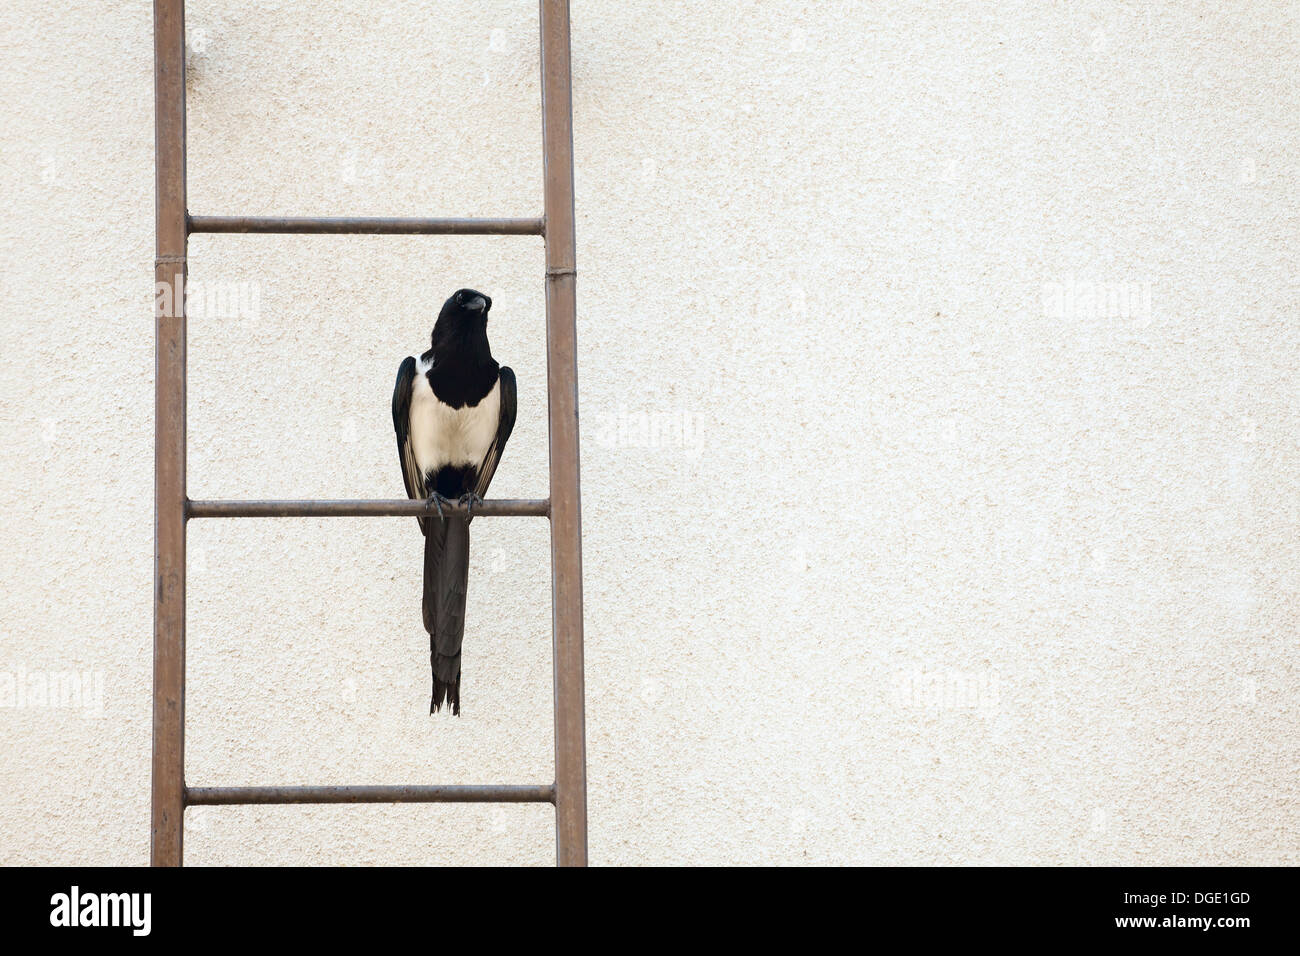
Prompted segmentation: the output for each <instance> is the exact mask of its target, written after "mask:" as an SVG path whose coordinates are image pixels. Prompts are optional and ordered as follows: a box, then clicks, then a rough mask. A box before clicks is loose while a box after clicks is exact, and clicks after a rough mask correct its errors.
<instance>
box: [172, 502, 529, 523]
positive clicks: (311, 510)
mask: <svg viewBox="0 0 1300 956" xmlns="http://www.w3.org/2000/svg"><path fill="white" fill-rule="evenodd" d="M550 511H551V502H550V499H549V498H494V499H489V500H487V501H485V502H483V503H482V504H479V505H475V506H474V517H476V518H477V517H480V516H481V517H511V516H515V517H525V518H545V517H548V516H549V515H550ZM442 513H443V515H444V516H451V515H464V514H465V509H464V508H463V507H461V506H460V505H443V506H442ZM386 516H402V517H412V516H415V517H434V518H436V517H437V516H438V512H437V509H435V508H434V507H433V506H432V505H430V504H429V503H428V502H427V501H421V500H420V499H418V498H393V499H390V500H384V499H375V500H364V499H362V500H339V501H329V500H316V501H293V500H288V499H285V500H279V501H191V502H190V503H189V505H188V506H187V507H186V517H188V518H376V517H386Z"/></svg>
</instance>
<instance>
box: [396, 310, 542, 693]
mask: <svg viewBox="0 0 1300 956" xmlns="http://www.w3.org/2000/svg"><path fill="white" fill-rule="evenodd" d="M491 308H492V300H491V299H490V298H488V297H487V296H486V295H484V294H483V293H481V292H475V291H474V290H473V289H461V290H459V291H458V292H456V293H455V294H454V295H452V296H451V298H449V299H448V300H447V301H446V303H444V304H443V307H442V311H441V312H440V313H439V315H438V321H437V322H436V323H435V324H434V327H433V334H432V337H431V343H430V348H429V350H428V351H427V352H424V353H422V354H421V355H419V356H415V355H412V356H408V357H407V359H406V360H405V361H404V362H402V365H401V367H400V368H399V369H398V370H397V383H396V385H395V386H394V387H393V429H394V431H395V432H396V433H397V455H398V459H399V461H400V462H401V465H402V480H403V481H404V482H405V484H406V494H407V496H408V497H411V498H424V499H431V500H433V501H434V502H435V503H438V504H441V502H446V501H457V502H459V503H461V504H468V505H469V506H470V509H471V511H472V508H473V505H474V503H475V501H477V500H481V499H482V498H483V496H484V495H486V494H487V490H488V485H489V484H491V482H492V476H493V475H495V474H496V470H497V464H498V463H499V462H500V460H501V453H502V451H503V450H504V449H505V446H506V442H507V441H508V440H509V438H510V432H511V431H512V430H513V428H514V424H515V410H516V392H515V373H514V372H512V371H511V370H510V369H509V368H507V367H505V366H500V365H498V364H497V361H496V360H495V359H494V358H493V357H492V350H491V348H490V347H489V346H488V338H487V317H488V311H489V310H490V309H491ZM417 520H418V521H419V523H420V531H421V532H422V533H423V534H424V597H423V604H422V609H423V617H424V627H425V630H427V631H428V632H429V663H430V665H431V667H432V669H433V698H432V700H431V701H430V703H429V713H431V714H432V713H433V712H435V711H436V710H438V708H439V707H441V706H442V704H443V702H444V701H445V702H446V703H447V704H448V705H449V706H450V707H451V712H452V713H453V714H456V715H459V714H460V651H461V642H462V640H463V638H464V636H465V593H466V586H467V584H468V579H469V525H470V520H471V519H470V518H469V517H465V518H461V517H451V516H448V517H446V518H443V517H441V516H438V517H427V518H418V519H417Z"/></svg>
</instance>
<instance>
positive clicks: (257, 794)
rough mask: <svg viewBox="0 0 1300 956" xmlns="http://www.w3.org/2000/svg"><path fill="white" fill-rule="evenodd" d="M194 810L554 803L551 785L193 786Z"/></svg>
mask: <svg viewBox="0 0 1300 956" xmlns="http://www.w3.org/2000/svg"><path fill="white" fill-rule="evenodd" d="M185 802H186V804H187V805H188V806H191V807H200V806H208V807H213V806H238V805H242V804H250V803H262V804H267V803H554V802H555V787H554V785H552V784H537V785H529V784H495V785H486V786H482V785H469V786H445V787H444V786H391V787H191V788H189V789H188V790H186V791H185Z"/></svg>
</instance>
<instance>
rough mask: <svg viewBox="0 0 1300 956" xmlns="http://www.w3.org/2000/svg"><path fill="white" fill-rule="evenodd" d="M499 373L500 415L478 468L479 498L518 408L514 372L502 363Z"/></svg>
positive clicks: (476, 491)
mask: <svg viewBox="0 0 1300 956" xmlns="http://www.w3.org/2000/svg"><path fill="white" fill-rule="evenodd" d="M500 374H501V379H500V382H501V416H500V417H499V418H498V419H497V434H496V437H495V438H494V439H492V445H491V446H490V447H489V448H488V453H487V455H486V456H484V458H483V464H482V465H481V466H480V467H479V470H478V482H477V483H476V484H475V485H474V493H475V494H476V495H478V496H479V497H480V498H485V497H487V490H488V485H490V484H491V483H492V476H493V475H495V474H496V473H497V463H498V462H500V461H501V453H502V452H503V451H505V450H506V442H507V441H509V440H510V433H511V432H512V431H514V429H515V411H516V410H517V408H518V405H517V403H516V393H515V373H514V372H513V371H512V370H511V369H510V368H509V367H508V366H505V365H503V366H501V373H500Z"/></svg>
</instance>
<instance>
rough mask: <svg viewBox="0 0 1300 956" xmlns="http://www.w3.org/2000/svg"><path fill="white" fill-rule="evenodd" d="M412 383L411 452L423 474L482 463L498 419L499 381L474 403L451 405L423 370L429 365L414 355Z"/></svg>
mask: <svg viewBox="0 0 1300 956" xmlns="http://www.w3.org/2000/svg"><path fill="white" fill-rule="evenodd" d="M416 363H417V364H416V371H417V374H416V376H415V381H414V382H413V383H412V386H411V438H410V441H411V452H412V453H413V454H414V455H415V463H416V465H417V466H419V468H420V471H421V472H422V473H423V474H426V475H427V474H428V473H429V472H431V471H437V470H438V469H439V468H442V467H443V466H444V465H455V466H458V467H461V466H465V465H473V466H474V467H475V468H477V467H479V466H480V465H481V464H483V459H484V458H486V457H487V453H488V449H489V448H491V447H492V440H493V439H494V438H496V434H497V425H498V423H499V422H500V419H501V383H500V381H498V382H497V383H496V384H494V385H493V386H492V391H490V392H488V393H487V395H486V396H485V397H484V398H483V400H482V401H480V402H479V403H478V404H477V405H473V406H470V405H466V406H465V407H463V408H452V407H451V406H450V405H447V404H445V403H443V402H441V401H439V400H438V396H436V395H434V394H433V389H432V388H431V387H430V386H429V379H428V378H427V377H426V376H425V374H424V373H425V372H427V371H428V370H429V367H428V365H426V364H425V363H424V362H422V361H421V360H420V359H418V358H417V359H416Z"/></svg>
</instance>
